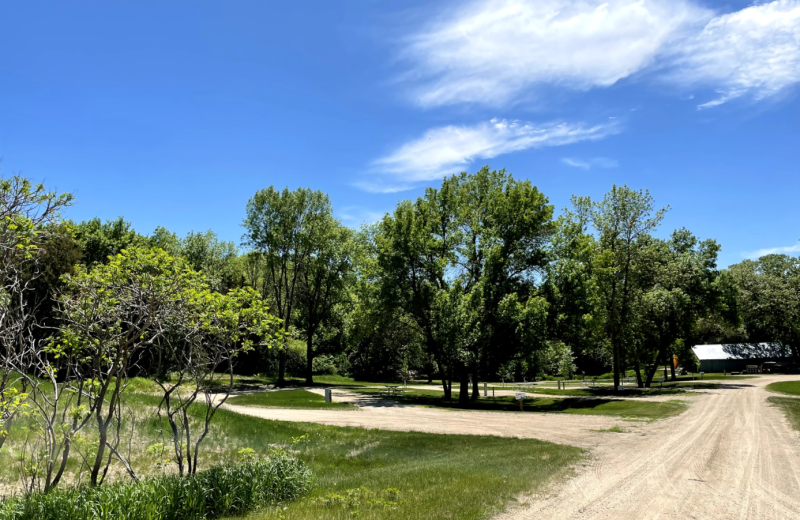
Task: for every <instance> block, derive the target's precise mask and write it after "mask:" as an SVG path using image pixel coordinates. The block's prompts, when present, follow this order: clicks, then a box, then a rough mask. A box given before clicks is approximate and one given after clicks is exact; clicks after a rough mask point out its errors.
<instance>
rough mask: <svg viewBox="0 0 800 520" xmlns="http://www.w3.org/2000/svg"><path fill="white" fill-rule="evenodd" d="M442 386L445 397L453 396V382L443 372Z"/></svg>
mask: <svg viewBox="0 0 800 520" xmlns="http://www.w3.org/2000/svg"><path fill="white" fill-rule="evenodd" d="M442 388H443V389H444V398H445V399H450V398H452V397H453V382H452V381H450V380H448V379H447V377H445V375H444V374H442Z"/></svg>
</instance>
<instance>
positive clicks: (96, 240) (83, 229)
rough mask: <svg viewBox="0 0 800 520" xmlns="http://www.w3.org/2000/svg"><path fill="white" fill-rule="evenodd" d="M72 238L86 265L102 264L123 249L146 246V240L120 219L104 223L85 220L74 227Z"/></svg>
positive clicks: (96, 219)
mask: <svg viewBox="0 0 800 520" xmlns="http://www.w3.org/2000/svg"><path fill="white" fill-rule="evenodd" d="M74 236H75V241H76V242H77V243H78V245H79V246H80V247H81V251H82V256H83V263H85V264H86V265H92V264H104V263H106V262H108V261H109V258H110V257H112V256H115V255H118V254H119V253H120V252H121V251H122V250H123V249H129V248H132V247H144V246H146V245H147V239H146V238H145V237H143V236H142V235H140V234H138V233H137V232H136V231H135V230H134V229H133V226H131V223H130V222H127V221H126V220H125V219H124V218H122V217H117V218H116V220H106V221H105V222H102V221H101V220H100V219H99V218H93V219H91V220H86V221H84V222H81V223H80V224H76V225H75V226H74Z"/></svg>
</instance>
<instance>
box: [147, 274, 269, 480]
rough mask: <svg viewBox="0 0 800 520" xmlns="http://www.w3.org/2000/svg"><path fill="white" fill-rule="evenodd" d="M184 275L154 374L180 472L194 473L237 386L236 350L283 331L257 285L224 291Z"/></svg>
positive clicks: (158, 344) (164, 322) (157, 348)
mask: <svg viewBox="0 0 800 520" xmlns="http://www.w3.org/2000/svg"><path fill="white" fill-rule="evenodd" d="M176 267H177V270H184V271H185V267H182V266H181V265H180V264H177V265H176ZM186 272H187V273H188V271H186ZM184 280H186V281H187V282H188V283H187V284H186V285H185V286H184V287H182V288H181V290H180V291H179V292H178V293H176V298H174V299H173V302H172V309H171V310H170V312H169V313H164V314H162V323H161V325H162V327H163V328H164V329H165V330H164V333H163V334H161V335H160V337H159V338H158V340H157V341H156V342H155V343H154V344H153V347H152V348H153V350H154V351H155V352H154V358H155V359H156V362H155V367H154V370H153V371H152V372H151V374H150V375H151V378H152V379H154V380H155V382H156V383H157V384H158V385H159V387H160V388H161V390H162V392H163V395H162V398H161V402H160V404H159V408H158V412H159V417H161V416H162V413H163V416H164V417H165V418H166V419H167V422H168V424H169V427H170V433H171V437H172V439H171V441H172V446H173V452H174V453H175V463H176V465H177V466H178V473H179V474H180V475H183V474H184V473H187V474H189V475H193V474H195V473H196V472H197V467H198V453H199V451H200V445H201V444H202V442H203V440H205V438H206V436H207V435H208V432H209V425H210V424H211V421H212V420H213V418H214V416H215V415H216V413H217V410H219V408H220V407H221V406H222V405H223V404H224V403H225V401H226V400H227V399H228V397H229V396H230V393H231V391H232V390H233V385H234V372H233V371H234V364H235V361H236V358H237V356H239V355H240V354H243V353H245V352H247V351H249V350H251V349H253V348H254V346H267V347H270V346H271V345H272V343H273V342H275V341H281V337H282V334H281V333H280V332H279V320H278V319H277V318H275V317H274V316H272V315H270V314H269V312H268V308H267V306H266V303H265V302H264V301H263V299H262V298H261V296H260V295H259V294H258V293H257V292H256V291H255V290H254V289H252V288H246V289H232V290H231V291H229V292H228V293H227V294H220V293H218V292H215V291H212V290H211V288H210V287H209V286H208V284H207V282H206V280H205V279H203V278H198V277H197V276H194V275H191V276H187V277H186V278H184ZM200 411H202V413H200ZM198 428H199V430H200V433H199V434H197V431H196V430H197V429H198Z"/></svg>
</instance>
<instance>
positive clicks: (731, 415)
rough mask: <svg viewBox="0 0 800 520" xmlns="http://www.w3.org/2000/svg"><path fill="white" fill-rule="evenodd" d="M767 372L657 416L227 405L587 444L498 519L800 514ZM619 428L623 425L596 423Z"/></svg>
mask: <svg viewBox="0 0 800 520" xmlns="http://www.w3.org/2000/svg"><path fill="white" fill-rule="evenodd" d="M783 379H798V377H797V376H793V377H792V376H769V377H766V376H765V377H761V378H758V379H750V380H744V381H741V382H739V384H737V385H724V386H723V387H722V388H720V389H717V390H702V391H701V392H700V393H699V395H697V396H694V397H691V398H689V400H691V401H692V403H693V404H692V406H691V407H690V409H689V411H688V412H686V413H684V414H683V415H680V416H678V417H674V418H671V419H666V420H661V421H656V422H654V423H650V424H645V423H632V422H626V421H624V420H621V419H614V418H609V417H600V416H580V415H566V414H534V413H526V414H514V413H505V412H467V411H447V410H442V409H434V408H418V407H406V406H370V405H369V404H376V403H362V404H367V406H365V407H364V408H362V409H360V410H358V411H327V410H309V411H305V410H287V409H264V408H252V407H244V406H230V408H231V409H233V410H235V411H237V412H240V413H245V414H249V415H255V416H258V417H263V418H267V419H276V420H284V421H307V422H317V423H323V424H331V425H338V426H360V427H365V428H381V429H391V430H414V431H425V432H431V433H466V434H486V435H500V436H511V437H534V438H538V439H543V440H548V441H552V442H559V443H564V444H571V445H574V446H581V447H584V448H588V449H589V451H590V457H589V459H588V460H587V462H586V463H585V464H584V465H582V466H580V467H578V468H576V476H575V477H574V478H572V479H570V480H568V481H567V482H566V483H564V484H562V485H561V487H560V488H559V489H553V490H551V493H550V495H548V496H536V497H521V498H520V499H521V501H522V504H521V505H519V506H516V507H513V508H512V509H510V510H508V511H506V512H505V513H503V514H501V515H500V516H498V517H497V518H496V519H495V520H522V519H534V518H535V519H546V518H554V519H555V518H558V519H568V518H580V519H618V518H619V519H626V520H633V519H667V518H669V519H672V518H697V519H712V520H717V519H720V520H721V519H733V518H735V519H746V518H748V519H778V518H780V519H787V518H800V436H799V435H798V433H797V432H795V431H793V430H791V428H790V427H789V425H788V423H787V421H786V419H785V418H784V416H783V414H782V412H781V411H780V410H779V409H777V408H774V407H771V406H769V405H768V404H767V403H766V398H767V397H768V396H769V395H771V394H769V393H768V392H766V391H765V390H764V389H763V387H764V386H765V385H766V384H768V383H770V382H772V381H777V380H783ZM612 426H620V427H622V428H623V429H624V430H625V431H626V433H602V432H597V431H592V430H600V429H607V428H610V427H612Z"/></svg>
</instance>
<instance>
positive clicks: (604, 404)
mask: <svg viewBox="0 0 800 520" xmlns="http://www.w3.org/2000/svg"><path fill="white" fill-rule="evenodd" d="M354 391H357V392H362V393H367V394H379V393H380V392H381V390H378V389H371V388H364V389H358V390H354ZM387 399H394V400H396V401H398V402H401V403H403V404H413V405H422V406H434V407H443V408H464V407H463V406H462V405H460V404H459V403H458V392H453V398H452V399H444V398H443V393H442V392H441V391H439V390H419V389H413V390H407V391H406V392H405V395H402V396H397V397H391V398H387ZM686 407H687V406H686V404H685V403H684V402H682V401H677V400H674V401H660V402H652V401H633V400H621V399H599V398H585V399H582V398H581V399H577V398H576V399H554V398H550V397H537V398H533V399H526V400H525V403H524V405H523V411H526V412H558V413H572V414H585V415H608V416H613V417H636V418H642V419H662V418H665V417H671V416H673V415H678V414H680V413H682V412H683V411H684V410H686ZM469 409H472V410H489V411H509V412H513V411H519V402H518V401H516V400H514V398H513V397H511V396H503V397H481V398H479V399H478V400H477V401H473V402H471V403H470V405H469Z"/></svg>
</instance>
